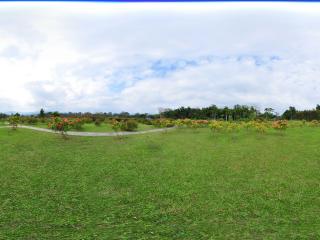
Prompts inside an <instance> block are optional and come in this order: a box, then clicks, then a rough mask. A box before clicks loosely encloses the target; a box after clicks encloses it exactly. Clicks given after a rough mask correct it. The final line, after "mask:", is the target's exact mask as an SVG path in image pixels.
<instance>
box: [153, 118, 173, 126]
mask: <svg viewBox="0 0 320 240" xmlns="http://www.w3.org/2000/svg"><path fill="white" fill-rule="evenodd" d="M152 123H153V125H154V126H156V127H160V128H166V127H173V126H174V122H173V121H172V120H170V119H155V120H153V122H152Z"/></svg>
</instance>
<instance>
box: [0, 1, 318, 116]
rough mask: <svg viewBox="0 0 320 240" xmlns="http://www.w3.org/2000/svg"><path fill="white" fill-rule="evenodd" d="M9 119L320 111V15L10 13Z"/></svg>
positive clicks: (281, 7)
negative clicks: (208, 109) (181, 110)
mask: <svg viewBox="0 0 320 240" xmlns="http://www.w3.org/2000/svg"><path fill="white" fill-rule="evenodd" d="M0 74H1V75H0V112H9V111H18V112H37V111H39V109H40V108H44V109H45V110H46V111H55V110H57V111H61V112H69V111H72V112H78V111H83V112H85V111H90V112H121V111H127V112H130V113H136V112H141V113H145V112H148V113H157V112H158V109H159V108H176V107H179V106H190V107H205V106H210V105H212V104H215V105H217V106H219V107H223V106H229V107H232V106H233V105H235V104H245V105H250V106H251V105H252V106H256V107H257V108H258V109H260V110H263V109H264V108H266V107H272V108H274V109H275V110H276V112H279V113H281V112H283V111H284V110H285V109H287V108H288V107H289V106H295V107H296V108H297V109H312V108H314V107H315V106H316V104H319V103H320V3H288V2H287V3H279V2H278V3H272V2H260V3H252V2H251V3H245V2H242V3H239V2H224V3H221V2H220V3H102V2H97V3H93V2H91V3H88V2H87V3H86V2H81V3H80V2H78V3H77V2H69V3H67V2H55V3H54V2H51V3H50V2H47V3H45V2H41V3H40V2H37V3H35V2H33V3H32V2H28V3H26V2H25V3H21V2H7V3H0Z"/></svg>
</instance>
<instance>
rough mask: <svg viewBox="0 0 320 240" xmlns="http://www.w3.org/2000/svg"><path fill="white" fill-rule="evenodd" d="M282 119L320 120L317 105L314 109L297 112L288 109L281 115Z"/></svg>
mask: <svg viewBox="0 0 320 240" xmlns="http://www.w3.org/2000/svg"><path fill="white" fill-rule="evenodd" d="M282 118H284V119H287V120H307V121H311V120H320V105H319V104H318V105H317V106H316V108H315V109H312V110H302V111H298V110H296V109H295V107H289V109H288V110H286V111H285V112H284V113H283V114H282Z"/></svg>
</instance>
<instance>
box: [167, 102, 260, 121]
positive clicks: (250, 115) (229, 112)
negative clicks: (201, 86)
mask: <svg viewBox="0 0 320 240" xmlns="http://www.w3.org/2000/svg"><path fill="white" fill-rule="evenodd" d="M258 114H259V111H258V110H257V109H256V108H254V107H252V106H246V105H235V106H234V107H233V108H228V107H224V108H219V107H217V106H216V105H211V106H210V107H204V108H191V107H180V108H177V109H173V110H172V109H170V110H166V111H165V112H163V113H162V115H163V116H164V117H166V118H173V119H178V118H190V119H221V120H240V119H254V118H255V117H256V116H257V115H258Z"/></svg>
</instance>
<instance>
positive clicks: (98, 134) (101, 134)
mask: <svg viewBox="0 0 320 240" xmlns="http://www.w3.org/2000/svg"><path fill="white" fill-rule="evenodd" d="M0 128H9V126H1V127H0ZM18 128H25V129H31V130H35V131H39V132H47V133H55V134H58V133H59V132H55V131H53V130H50V129H45V128H38V127H31V126H25V125H19V127H18ZM172 129H174V127H171V128H160V129H152V130H146V131H137V132H117V133H115V132H74V131H68V132H67V135H70V136H83V137H113V136H124V135H137V134H145V133H154V132H164V131H167V130H172Z"/></svg>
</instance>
